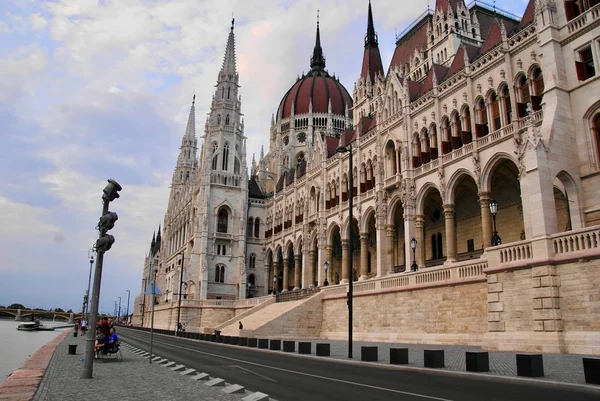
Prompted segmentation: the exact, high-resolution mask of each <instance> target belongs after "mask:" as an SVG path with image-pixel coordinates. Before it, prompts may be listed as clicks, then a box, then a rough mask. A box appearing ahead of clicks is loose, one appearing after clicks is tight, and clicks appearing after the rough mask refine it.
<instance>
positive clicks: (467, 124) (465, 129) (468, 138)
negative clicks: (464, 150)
mask: <svg viewBox="0 0 600 401" xmlns="http://www.w3.org/2000/svg"><path fill="white" fill-rule="evenodd" d="M460 123H461V126H462V132H461V135H462V143H463V145H466V144H468V143H471V142H473V132H472V131H471V110H469V107H468V106H467V107H465V108H464V109H463V111H462V115H461V122H460Z"/></svg>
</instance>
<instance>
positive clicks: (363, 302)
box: [321, 282, 487, 345]
mask: <svg viewBox="0 0 600 401" xmlns="http://www.w3.org/2000/svg"><path fill="white" fill-rule="evenodd" d="M486 301H487V284H486V283H485V282H479V283H471V284H463V285H452V286H445V287H435V288H427V289H416V290H413V291H399V292H390V293H387V294H376V295H368V296H355V297H354V338H355V339H356V340H365V341H398V342H407V343H428V344H474V345H477V344H481V343H482V341H483V335H484V334H485V332H486V331H487V302H486ZM347 330H348V307H347V305H346V298H345V296H344V297H342V298H336V299H325V300H324V302H323V328H322V331H321V337H323V338H328V339H346V338H348V337H347V336H348V334H347V333H348V332H347Z"/></svg>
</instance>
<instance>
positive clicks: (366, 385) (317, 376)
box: [155, 340, 453, 401]
mask: <svg viewBox="0 0 600 401" xmlns="http://www.w3.org/2000/svg"><path fill="white" fill-rule="evenodd" d="M155 342H157V343H162V344H164V345H167V346H170V347H175V348H180V349H184V350H187V351H192V352H196V353H198V354H204V355H210V356H214V357H217V358H222V359H227V360H230V361H235V362H241V363H245V364H248V365H254V366H260V367H263V368H267V369H273V370H278V371H281V372H287V373H293V374H297V375H302V376H307V377H313V378H316V379H322V380H328V381H333V382H338V383H345V384H351V385H354V386H358V387H365V388H371V389H375V390H381V391H387V392H389V393H396V394H404V395H412V396H414V397H420V398H426V399H429V400H437V401H453V400H451V399H448V398H440V397H434V396H431V395H425V394H418V393H411V392H409V391H401V390H394V389H391V388H385V387H379V386H372V385H370V384H363V383H355V382H350V381H347V380H342V379H335V378H333V377H326V376H319V375H313V374H310V373H304V372H298V371H296V370H290V369H284V368H278V367H275V366H270V365H264V364H262V363H256V362H250V361H246V360H243V359H237V358H231V357H228V356H223V355H219V354H213V353H210V352H204V351H199V350H197V349H193V348H188V347H182V346H181V345H175V344H172V343H169V342H165V341H160V340H158V341H157V340H155Z"/></svg>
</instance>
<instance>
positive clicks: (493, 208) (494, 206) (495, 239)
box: [490, 200, 502, 246]
mask: <svg viewBox="0 0 600 401" xmlns="http://www.w3.org/2000/svg"><path fill="white" fill-rule="evenodd" d="M490 212H492V220H493V222H494V231H493V232H492V246H498V245H501V244H502V239H501V238H500V236H499V235H498V231H496V213H498V202H496V201H495V200H491V201H490Z"/></svg>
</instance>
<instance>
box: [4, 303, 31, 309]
mask: <svg viewBox="0 0 600 401" xmlns="http://www.w3.org/2000/svg"><path fill="white" fill-rule="evenodd" d="M7 309H29V308H27V307H25V305H22V304H11V305H9V306H8V308H7Z"/></svg>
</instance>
